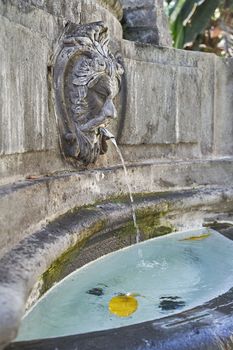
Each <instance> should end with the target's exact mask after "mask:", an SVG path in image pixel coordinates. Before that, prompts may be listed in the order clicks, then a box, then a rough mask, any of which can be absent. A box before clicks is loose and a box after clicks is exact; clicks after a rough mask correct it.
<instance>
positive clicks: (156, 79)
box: [120, 60, 177, 145]
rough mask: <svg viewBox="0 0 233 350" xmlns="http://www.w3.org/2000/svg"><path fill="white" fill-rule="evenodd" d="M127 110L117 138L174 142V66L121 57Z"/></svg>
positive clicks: (149, 142)
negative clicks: (120, 132) (119, 136)
mask: <svg viewBox="0 0 233 350" xmlns="http://www.w3.org/2000/svg"><path fill="white" fill-rule="evenodd" d="M125 68H126V79H127V91H128V98H127V114H126V118H125V125H124V130H123V134H122V138H121V139H120V142H121V143H123V144H134V145H136V144H157V143H175V142H176V114H175V111H176V79H177V78H176V69H175V68H174V67H172V66H162V65H159V64H153V63H148V62H139V61H133V60H125Z"/></svg>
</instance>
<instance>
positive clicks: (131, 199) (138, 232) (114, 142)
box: [110, 137, 140, 243]
mask: <svg viewBox="0 0 233 350" xmlns="http://www.w3.org/2000/svg"><path fill="white" fill-rule="evenodd" d="M110 140H111V141H112V143H113V144H114V146H115V148H116V151H117V153H118V155H119V157H120V159H121V163H122V166H123V169H124V173H125V181H126V185H127V188H128V191H129V198H130V203H131V209H132V217H133V223H134V227H135V231H136V243H139V242H140V230H139V227H138V224H137V219H136V210H135V204H134V199H133V194H132V189H131V186H130V183H129V174H128V171H127V168H126V165H125V160H124V158H123V156H122V153H121V150H120V148H119V147H118V145H117V142H116V139H115V138H114V137H111V138H110Z"/></svg>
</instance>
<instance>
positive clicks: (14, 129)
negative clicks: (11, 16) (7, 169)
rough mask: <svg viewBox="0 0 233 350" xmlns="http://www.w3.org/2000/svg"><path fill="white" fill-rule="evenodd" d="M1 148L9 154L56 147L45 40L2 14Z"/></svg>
mask: <svg viewBox="0 0 233 350" xmlns="http://www.w3.org/2000/svg"><path fill="white" fill-rule="evenodd" d="M0 40H1V45H0V51H1V52H0V56H1V79H0V100H1V103H0V108H1V113H0V114H1V119H0V124H1V126H2V127H1V131H0V135H1V136H0V140H1V142H0V148H1V150H0V152H1V153H2V154H11V153H19V152H25V151H29V150H42V149H51V148H54V147H55V144H56V142H57V140H56V131H55V130H56V128H55V120H52V119H51V118H49V110H48V82H47V65H48V61H49V56H50V54H51V52H50V49H49V46H48V42H47V40H46V39H44V38H42V37H41V36H39V35H38V34H36V33H32V32H31V31H30V30H28V29H27V28H25V27H23V26H20V25H17V24H13V23H12V22H10V21H9V20H8V19H6V18H4V17H2V18H1V39H0Z"/></svg>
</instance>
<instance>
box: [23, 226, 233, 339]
mask: <svg viewBox="0 0 233 350" xmlns="http://www.w3.org/2000/svg"><path fill="white" fill-rule="evenodd" d="M198 236H199V237H198ZM195 237H196V238H195ZM189 238H191V239H189ZM198 238H199V239H198ZM201 238H202V239H201ZM232 256H233V242H232V241H231V240H229V239H227V238H225V237H223V236H222V235H221V234H219V233H217V232H216V231H213V230H209V229H208V230H207V229H199V230H195V231H188V232H180V233H173V234H169V235H167V236H163V237H159V238H155V239H151V240H148V241H146V242H142V243H139V244H137V245H134V246H131V247H128V248H125V249H122V250H121V251H118V252H115V253H111V254H109V255H106V256H104V257H102V258H100V259H98V260H96V261H95V262H92V263H89V264H88V265H86V266H84V267H82V268H81V269H79V270H77V271H75V272H73V273H72V274H70V275H69V276H67V277H66V278H65V279H64V280H62V281H61V282H60V283H58V284H57V285H55V286H54V287H53V288H52V289H50V290H49V291H48V292H47V293H46V294H45V295H44V296H43V297H42V298H41V299H40V300H39V301H38V302H37V303H36V304H35V305H34V307H33V308H32V309H31V310H30V311H29V312H28V313H27V314H26V316H25V317H24V319H23V321H22V325H21V328H20V331H19V335H18V338H17V340H29V339H38V338H49V337H57V336H64V335H71V334H79V333H86V332H92V331H98V330H104V329H110V328H115V327H121V326H126V325H130V324H135V323H139V322H143V321H148V320H153V319H158V318H161V317H164V316H168V315H172V314H175V313H178V312H181V311H184V310H186V309H190V308H192V307H195V306H198V305H201V304H203V303H205V302H207V301H208V300H210V299H213V298H214V297H217V296H218V295H221V294H223V293H224V292H226V291H228V290H229V289H230V288H231V287H232V286H233V259H232ZM121 294H132V295H134V297H135V298H136V299H137V302H138V307H137V310H136V311H135V312H134V313H133V314H132V315H130V316H128V317H118V316H117V315H114V314H112V313H111V312H110V311H109V307H108V305H109V302H110V300H111V299H112V298H113V297H115V296H117V295H121Z"/></svg>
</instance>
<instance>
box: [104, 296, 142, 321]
mask: <svg viewBox="0 0 233 350" xmlns="http://www.w3.org/2000/svg"><path fill="white" fill-rule="evenodd" d="M108 308H109V311H110V312H111V313H112V314H114V315H116V316H118V317H128V316H130V315H131V314H133V313H134V312H135V311H136V310H137V308H138V301H137V299H136V298H134V297H133V296H132V295H118V296H116V297H113V298H112V299H111V300H110V302H109V304H108Z"/></svg>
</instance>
